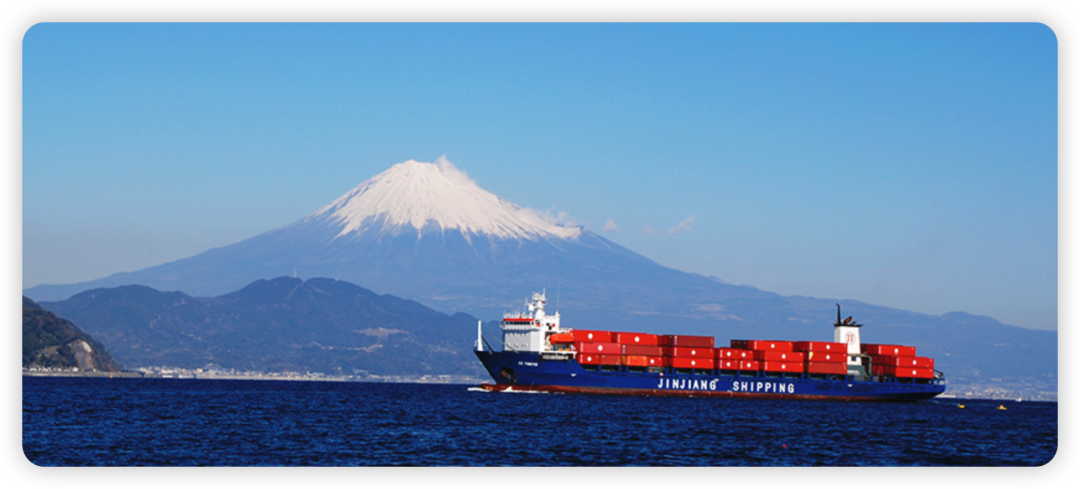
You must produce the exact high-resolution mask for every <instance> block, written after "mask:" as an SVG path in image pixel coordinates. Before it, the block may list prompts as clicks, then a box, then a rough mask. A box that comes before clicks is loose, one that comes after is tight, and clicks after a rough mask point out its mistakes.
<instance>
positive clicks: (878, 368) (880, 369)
mask: <svg viewBox="0 0 1080 489" xmlns="http://www.w3.org/2000/svg"><path fill="white" fill-rule="evenodd" d="M885 368H886V367H885V366H884V365H874V366H873V367H871V369H870V375H886V374H885ZM889 375H891V374H889Z"/></svg>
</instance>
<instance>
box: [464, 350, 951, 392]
mask: <svg viewBox="0 0 1080 489" xmlns="http://www.w3.org/2000/svg"><path fill="white" fill-rule="evenodd" d="M475 353H476V356H477V357H478V358H479V359H480V361H481V362H482V363H483V364H484V368H486V369H487V371H488V373H489V374H490V375H491V377H492V378H493V379H494V380H495V384H485V385H484V386H483V387H485V388H486V389H488V390H493V391H504V390H511V391H535V392H552V393H585V394H608V395H644V396H683V397H723V398H766V399H811V400H833V401H918V400H922V399H930V398H933V397H934V396H937V395H939V394H942V393H944V392H945V383H944V379H933V380H930V379H926V380H922V379H919V380H913V379H896V378H891V377H886V378H884V379H883V380H882V381H856V380H854V376H851V375H846V376H845V375H833V376H825V375H808V374H791V373H784V374H781V373H775V374H774V373H766V372H734V371H726V370H723V371H721V370H715V369H714V370H693V371H690V370H681V369H673V368H670V367H666V368H662V369H652V370H649V369H644V368H640V369H633V368H628V367H622V366H613V367H607V369H606V370H605V369H602V368H600V367H584V366H582V365H581V364H579V363H578V362H576V361H574V360H573V359H568V358H567V359H555V358H553V357H551V356H547V355H545V356H541V354H539V353H518V352H507V351H503V352H491V351H477V352H475Z"/></svg>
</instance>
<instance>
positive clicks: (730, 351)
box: [716, 348, 754, 360]
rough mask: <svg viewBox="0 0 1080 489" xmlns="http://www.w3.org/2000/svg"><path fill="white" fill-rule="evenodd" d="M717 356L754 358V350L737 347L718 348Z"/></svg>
mask: <svg viewBox="0 0 1080 489" xmlns="http://www.w3.org/2000/svg"><path fill="white" fill-rule="evenodd" d="M716 358H723V359H729V358H730V359H737V360H753V359H754V351H753V350H739V349H735V348H717V349H716Z"/></svg>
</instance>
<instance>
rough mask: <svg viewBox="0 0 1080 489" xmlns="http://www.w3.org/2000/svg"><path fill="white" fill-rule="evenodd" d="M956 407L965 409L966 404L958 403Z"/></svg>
mask: <svg viewBox="0 0 1080 489" xmlns="http://www.w3.org/2000/svg"><path fill="white" fill-rule="evenodd" d="M956 407H958V408H960V409H964V405H963V404H957V405H956Z"/></svg>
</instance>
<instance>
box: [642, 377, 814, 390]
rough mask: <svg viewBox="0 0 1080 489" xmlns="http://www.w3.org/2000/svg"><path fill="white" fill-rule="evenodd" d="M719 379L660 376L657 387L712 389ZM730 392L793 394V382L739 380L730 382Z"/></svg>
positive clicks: (714, 388)
mask: <svg viewBox="0 0 1080 489" xmlns="http://www.w3.org/2000/svg"><path fill="white" fill-rule="evenodd" d="M719 380H720V379H711V380H708V379H671V378H661V379H660V385H657V386H656V388H657V389H678V390H688V391H714V390H716V384H717V382H719ZM730 390H731V391H732V392H770V393H776V394H794V393H795V384H790V383H785V382H768V381H752V380H750V381H739V380H736V381H734V382H732V384H731V389H730Z"/></svg>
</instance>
